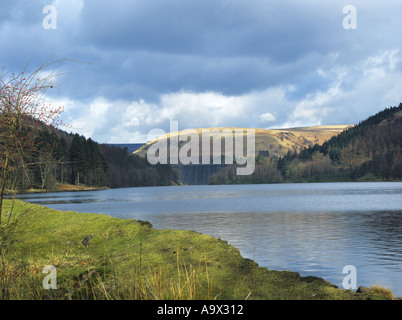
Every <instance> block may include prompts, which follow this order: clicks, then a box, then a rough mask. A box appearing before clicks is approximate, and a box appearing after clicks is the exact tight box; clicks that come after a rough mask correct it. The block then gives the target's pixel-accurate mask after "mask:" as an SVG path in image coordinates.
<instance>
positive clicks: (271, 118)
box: [260, 112, 275, 122]
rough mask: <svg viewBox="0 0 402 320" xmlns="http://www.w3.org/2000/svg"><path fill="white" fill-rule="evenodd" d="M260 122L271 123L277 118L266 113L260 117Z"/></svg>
mask: <svg viewBox="0 0 402 320" xmlns="http://www.w3.org/2000/svg"><path fill="white" fill-rule="evenodd" d="M260 120H261V121H263V122H271V121H274V120H275V116H274V115H273V114H272V113H269V112H266V113H264V114H262V115H260Z"/></svg>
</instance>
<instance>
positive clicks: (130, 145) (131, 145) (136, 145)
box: [106, 143, 145, 153]
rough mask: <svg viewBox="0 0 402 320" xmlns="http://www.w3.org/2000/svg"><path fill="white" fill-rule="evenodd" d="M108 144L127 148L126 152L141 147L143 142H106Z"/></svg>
mask: <svg viewBox="0 0 402 320" xmlns="http://www.w3.org/2000/svg"><path fill="white" fill-rule="evenodd" d="M106 144H107V145H108V146H112V147H120V148H122V149H124V148H127V151H128V153H133V152H134V151H136V150H138V149H139V148H141V147H142V146H143V145H145V143H106Z"/></svg>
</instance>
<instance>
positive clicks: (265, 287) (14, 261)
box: [0, 200, 380, 299]
mask: <svg viewBox="0 0 402 320" xmlns="http://www.w3.org/2000/svg"><path fill="white" fill-rule="evenodd" d="M11 205H12V201H11V200H7V201H6V202H5V209H4V210H3V217H2V230H1V238H0V239H1V257H0V258H1V265H0V275H1V278H0V279H1V280H0V299H246V298H247V299H367V298H373V299H374V298H379V297H380V296H378V295H372V294H371V293H364V294H357V293H354V292H352V291H349V290H341V289H339V288H337V287H335V286H334V285H332V284H331V283H328V282H326V281H324V280H322V279H320V278H315V277H300V275H299V274H298V273H294V272H288V271H274V270H268V269H267V268H263V267H259V266H258V265H257V264H256V263H254V262H253V261H251V260H249V259H245V258H243V257H242V256H241V255H240V252H239V250H238V249H236V248H234V247H232V246H230V245H228V244H227V243H226V242H225V241H222V240H219V239H216V238H213V237H211V236H208V235H204V234H200V233H196V232H192V231H178V230H156V229H154V228H152V225H151V224H150V223H149V222H143V221H135V220H131V219H119V218H112V217H110V216H106V215H101V214H91V213H85V214H83V213H76V212H64V211H56V210H52V209H49V208H46V207H43V206H39V205H35V204H29V203H26V202H22V201H19V200H16V201H15V204H14V206H13V210H12V215H11V219H10V220H9V224H8V226H7V227H6V228H5V226H6V224H7V221H8V216H7V215H6V213H8V212H9V211H10V210H11ZM84 239H85V241H84ZM47 265H52V266H54V267H56V272H57V289H55V290H52V289H50V290H45V289H44V288H43V286H42V283H43V279H44V278H45V276H46V274H43V273H42V270H43V268H44V267H45V266H47Z"/></svg>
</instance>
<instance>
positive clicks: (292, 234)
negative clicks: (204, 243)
mask: <svg viewBox="0 0 402 320" xmlns="http://www.w3.org/2000/svg"><path fill="white" fill-rule="evenodd" d="M401 195H402V183H322V184H280V185H237V186H183V187H150V188H129V189H114V190H101V191H91V192H69V193H53V194H31V195H21V196H20V198H22V199H24V200H27V201H30V202H35V203H39V204H43V205H47V206H49V207H51V208H54V209H59V210H73V211H78V212H97V213H104V214H108V215H111V216H115V217H121V218H132V219H139V220H148V221H150V222H151V223H152V224H153V225H154V227H155V228H158V229H163V228H171V229H187V230H195V231H198V232H202V233H206V234H210V235H212V236H215V237H219V238H221V239H224V240H227V241H228V242H229V243H230V244H231V245H233V246H235V247H237V248H239V249H240V251H241V253H242V255H243V256H244V257H247V258H250V259H254V258H255V260H256V262H257V263H258V264H259V265H261V266H265V267H268V268H270V269H277V270H291V271H296V272H300V273H301V275H315V276H319V277H323V278H325V279H327V280H328V281H331V282H333V283H334V284H336V285H338V286H340V287H341V286H342V281H343V277H344V276H345V275H344V274H342V269H343V267H344V266H346V265H354V266H355V267H356V268H357V282H358V285H364V286H370V285H373V284H381V285H384V286H387V287H389V288H391V289H392V290H393V291H394V293H395V294H396V295H398V296H402V232H401V231H402V197H401Z"/></svg>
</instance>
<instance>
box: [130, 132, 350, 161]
mask: <svg viewBox="0 0 402 320" xmlns="http://www.w3.org/2000/svg"><path fill="white" fill-rule="evenodd" d="M349 127H350V125H332V126H313V127H299V128H289V129H254V130H255V150H256V155H259V154H263V155H269V156H270V157H281V156H284V155H285V154H287V152H288V151H292V152H293V151H301V150H302V149H303V148H305V147H309V146H312V145H314V144H322V143H324V142H325V141H327V140H329V139H330V138H331V137H333V136H335V135H337V134H339V133H341V132H342V131H343V130H345V129H347V128H349ZM207 129H210V130H212V129H218V130H219V131H220V132H222V130H223V129H224V128H207ZM227 129H230V130H232V132H234V130H235V129H242V130H243V132H244V133H245V132H246V130H247V129H248V128H227ZM194 130H196V131H197V132H198V134H199V137H200V142H201V132H202V130H203V129H201V128H199V129H194ZM182 133H183V131H179V132H173V133H168V134H166V135H164V136H162V137H160V138H158V139H155V140H153V141H150V142H148V143H147V144H145V145H144V146H143V147H142V148H140V149H138V150H137V151H135V152H134V153H133V154H136V155H138V156H141V157H146V155H147V151H148V149H149V148H150V146H151V145H153V144H154V143H156V142H157V141H158V140H160V139H164V138H166V139H167V141H168V145H169V141H170V139H171V137H174V136H178V135H180V134H182ZM244 140H245V139H244ZM183 144H185V142H182V143H181V144H179V147H180V146H182V145H183ZM211 144H212V142H211ZM221 152H222V154H224V144H222V150H221ZM200 153H201V154H202V150H201V148H200ZM244 153H246V152H244Z"/></svg>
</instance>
